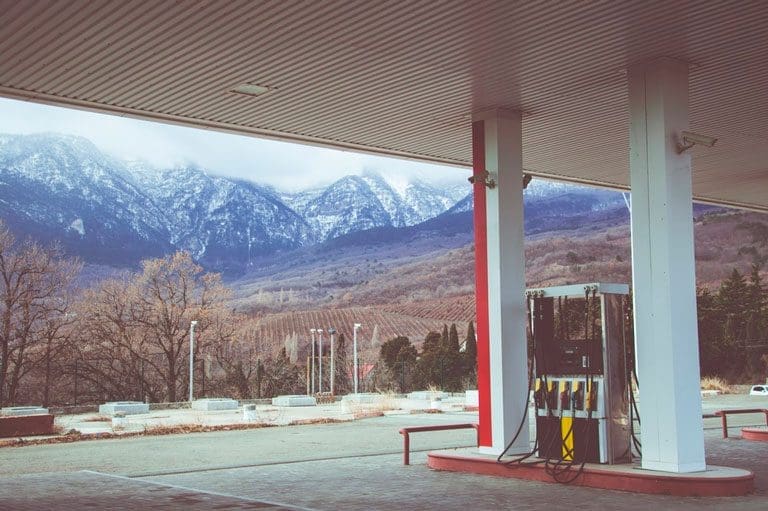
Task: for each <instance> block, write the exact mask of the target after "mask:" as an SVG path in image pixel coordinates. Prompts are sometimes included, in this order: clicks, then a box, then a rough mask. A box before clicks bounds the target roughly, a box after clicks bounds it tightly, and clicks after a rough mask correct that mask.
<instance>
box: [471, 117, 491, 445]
mask: <svg viewBox="0 0 768 511" xmlns="http://www.w3.org/2000/svg"><path fill="white" fill-rule="evenodd" d="M485 170H486V169H485V121H475V122H473V123H472V173H473V174H474V175H475V176H476V177H479V176H480V175H481V174H483V173H484V172H485ZM474 223H475V308H476V312H477V328H476V329H475V331H476V333H477V390H478V396H479V399H480V402H479V423H480V426H479V428H478V430H477V438H478V444H479V445H480V446H481V447H490V446H491V443H492V437H491V362H490V347H489V335H488V243H487V241H488V234H487V229H486V213H485V185H484V184H483V179H477V180H476V181H475V184H474Z"/></svg>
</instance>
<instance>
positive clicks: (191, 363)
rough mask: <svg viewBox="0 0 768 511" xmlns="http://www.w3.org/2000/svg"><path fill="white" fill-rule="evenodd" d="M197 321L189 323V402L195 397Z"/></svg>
mask: <svg viewBox="0 0 768 511" xmlns="http://www.w3.org/2000/svg"><path fill="white" fill-rule="evenodd" d="M196 325H197V321H190V322H189V402H190V403H191V402H192V398H193V396H194V395H195V389H194V382H195V326H196Z"/></svg>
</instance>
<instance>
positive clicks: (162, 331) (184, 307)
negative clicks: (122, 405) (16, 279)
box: [80, 252, 233, 401]
mask: <svg viewBox="0 0 768 511" xmlns="http://www.w3.org/2000/svg"><path fill="white" fill-rule="evenodd" d="M229 296H230V294H229V290H228V289H227V288H226V287H224V285H223V284H222V283H221V278H220V276H219V275H218V274H212V273H204V272H203V269H202V268H201V267H200V266H198V265H197V264H195V263H194V261H192V257H191V256H190V254H189V253H188V252H177V253H175V254H173V255H170V256H167V257H164V258H159V259H149V260H146V261H143V262H142V271H141V272H140V273H137V274H133V275H131V276H130V277H129V278H128V279H124V280H111V281H107V282H104V283H102V284H101V286H99V287H98V288H97V289H96V290H94V291H92V292H90V293H86V296H85V300H84V301H83V304H82V307H83V312H84V327H83V332H84V333H86V336H85V337H86V338H85V339H84V342H82V343H81V348H80V349H81V354H82V358H83V362H84V364H85V365H86V366H87V368H88V371H90V374H91V376H90V378H91V379H92V380H93V382H94V384H96V385H101V386H105V385H108V386H109V394H111V395H114V394H121V395H122V397H127V396H131V395H135V393H136V389H137V387H141V388H142V389H143V391H144V392H145V393H146V394H147V395H148V396H149V397H150V398H152V399H153V400H157V399H158V398H160V396H161V395H162V398H164V399H167V400H168V401H176V400H177V398H178V396H179V395H180V392H182V389H183V388H184V385H185V383H186V381H187V379H186V378H185V376H188V373H187V372H186V371H187V367H188V363H187V362H188V360H189V358H188V357H189V349H188V346H189V345H188V342H189V325H190V322H191V321H192V320H195V321H197V327H196V329H195V333H196V334H197V335H196V339H195V358H196V359H200V358H202V354H204V353H210V352H211V351H212V350H213V348H212V347H214V346H216V345H217V344H220V343H223V342H227V341H228V340H230V339H231V338H232V335H233V328H232V321H231V320H229V319H228V318H229V315H230V314H231V313H230V312H229V311H227V309H226V307H225V302H226V300H227V299H228V298H229ZM158 382H159V383H160V385H158ZM126 386H127V388H126ZM106 390H107V389H105V391H106ZM116 397H120V396H116Z"/></svg>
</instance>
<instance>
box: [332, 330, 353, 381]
mask: <svg viewBox="0 0 768 511" xmlns="http://www.w3.org/2000/svg"><path fill="white" fill-rule="evenodd" d="M334 359H335V360H334V362H333V363H334V365H335V368H334V369H335V371H336V376H335V378H334V382H333V385H334V389H333V391H334V393H335V394H336V395H342V394H349V392H350V389H351V385H350V375H351V374H352V368H351V367H350V363H349V360H347V340H346V338H345V337H344V334H339V338H338V339H337V340H336V346H335V353H334Z"/></svg>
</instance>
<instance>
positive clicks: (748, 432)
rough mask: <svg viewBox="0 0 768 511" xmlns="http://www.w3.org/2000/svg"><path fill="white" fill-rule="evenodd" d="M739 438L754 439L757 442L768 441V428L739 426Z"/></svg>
mask: <svg viewBox="0 0 768 511" xmlns="http://www.w3.org/2000/svg"><path fill="white" fill-rule="evenodd" d="M741 438H743V439H744V440H755V441H757V442H768V429H767V428H741Z"/></svg>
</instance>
